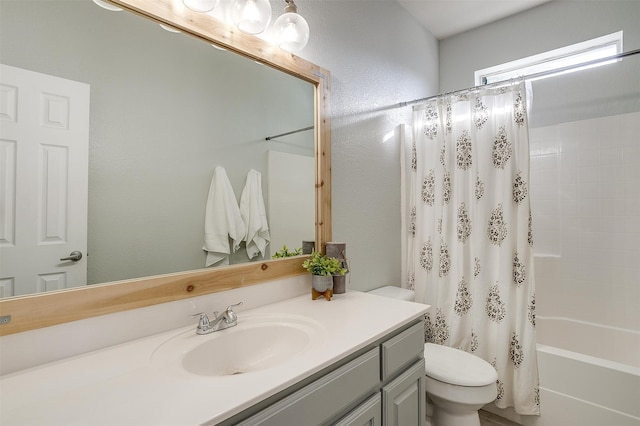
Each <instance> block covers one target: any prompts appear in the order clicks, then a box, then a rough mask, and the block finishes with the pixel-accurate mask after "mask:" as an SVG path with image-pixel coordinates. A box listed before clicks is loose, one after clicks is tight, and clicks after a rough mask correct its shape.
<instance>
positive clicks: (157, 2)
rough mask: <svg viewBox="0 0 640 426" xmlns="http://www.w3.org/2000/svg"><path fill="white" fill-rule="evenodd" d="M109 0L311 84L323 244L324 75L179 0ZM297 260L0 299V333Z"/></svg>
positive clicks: (208, 285)
mask: <svg viewBox="0 0 640 426" xmlns="http://www.w3.org/2000/svg"><path fill="white" fill-rule="evenodd" d="M110 2H111V3H112V4H114V5H117V6H118V7H120V8H122V9H125V10H126V11H128V13H135V14H137V15H141V16H142V17H143V18H146V19H151V20H153V21H156V22H158V23H162V24H165V25H168V26H171V27H173V28H176V29H179V30H180V31H182V32H183V33H185V34H188V35H190V36H192V37H194V38H196V39H199V40H200V41H202V42H203V43H205V42H206V43H211V44H214V45H217V46H219V47H222V48H224V49H227V50H228V51H231V52H234V53H235V54H238V55H241V56H244V57H246V58H249V59H252V60H255V61H257V62H260V63H262V64H265V65H268V66H270V67H272V68H274V69H276V70H279V71H281V72H284V73H287V74H289V75H291V76H294V77H296V78H298V79H301V80H304V81H306V82H308V83H311V84H312V85H313V87H314V104H315V105H314V139H315V145H314V146H315V148H314V150H315V156H314V158H315V223H316V225H315V240H316V242H317V247H318V248H321V249H324V245H325V243H326V242H327V241H329V240H330V238H331V170H330V158H331V154H330V123H329V113H328V97H329V84H330V82H329V72H328V71H327V70H325V69H322V68H321V67H319V66H317V65H314V64H312V63H310V62H308V61H305V60H303V59H302V58H299V57H297V56H295V55H292V54H290V53H286V52H284V51H281V50H279V49H277V48H275V47H274V46H271V45H270V44H269V43H267V42H265V41H263V40H261V39H259V38H256V37H253V36H249V35H246V34H243V33H241V32H239V31H238V30H236V29H235V28H234V27H231V26H229V25H227V24H225V23H223V22H221V21H219V20H216V19H215V18H213V17H212V16H210V15H208V14H201V13H197V12H193V11H191V10H189V9H187V8H186V7H185V6H184V5H183V3H182V1H181V0H121V1H120V0H112V1H110ZM125 13H127V12H125ZM140 19H142V18H140ZM276 249H277V248H273V250H274V251H275V250H276ZM300 265H301V258H300V257H297V258H285V259H275V260H267V261H259V262H251V263H244V264H239V265H232V266H225V267H221V268H212V269H201V270H193V271H187V272H180V273H173V274H168V275H158V276H150V277H143V278H137V279H131V280H124V281H118V282H112V283H106V284H94V285H90V286H86V287H79V288H74V289H68V290H58V291H54V292H50V293H40V294H34V295H28V296H21V297H14V298H9V299H4V300H1V301H0V315H2V316H3V317H5V318H7V320H8V321H5V323H3V324H2V325H0V335H6V334H12V333H17V332H22V331H27V330H32V329H37V328H42V327H47V326H51V325H56V324H61V323H65V322H69V321H75V320H79V319H83V318H89V317H93V316H98V315H103V314H108V313H115V312H119V311H124V310H128V309H134V308H139V307H144V306H150V305H154V304H159V303H165V302H169V301H174V300H179V299H183V298H189V297H194V296H198V295H203V294H207V293H213V292H217V291H224V290H229V289H233V288H238V287H243V286H249V285H254V284H258V283H260V282H264V281H270V280H275V279H280V278H286V277H288V276H292V275H296V274H301V273H305V271H304V270H303V269H302V268H301V266H300ZM9 316H10V319H9Z"/></svg>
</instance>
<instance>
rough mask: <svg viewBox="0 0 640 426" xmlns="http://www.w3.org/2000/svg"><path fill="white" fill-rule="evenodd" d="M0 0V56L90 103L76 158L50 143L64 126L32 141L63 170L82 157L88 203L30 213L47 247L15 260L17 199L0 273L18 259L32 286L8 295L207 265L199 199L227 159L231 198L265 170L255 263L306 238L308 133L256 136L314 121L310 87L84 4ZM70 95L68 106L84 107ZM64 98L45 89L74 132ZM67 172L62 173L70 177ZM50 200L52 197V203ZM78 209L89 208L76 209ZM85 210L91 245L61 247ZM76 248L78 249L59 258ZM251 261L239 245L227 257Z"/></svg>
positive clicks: (52, 113)
mask: <svg viewBox="0 0 640 426" xmlns="http://www.w3.org/2000/svg"><path fill="white" fill-rule="evenodd" d="M1 8H2V11H1V12H2V13H1V14H0V19H1V22H0V28H1V34H0V36H1V38H0V39H1V40H2V41H1V43H2V45H1V46H0V47H1V49H0V62H1V63H2V64H5V65H10V66H12V67H16V68H19V69H23V70H29V71H35V72H38V73H42V74H45V75H47V76H52V77H55V78H62V79H64V80H65V81H68V80H71V81H72V82H78V83H80V86H82V85H84V86H85V87H86V88H87V89H88V93H89V96H88V102H89V110H88V112H87V111H85V113H84V116H85V117H84V118H82V116H83V114H80V117H81V118H79V119H84V120H86V122H87V129H88V130H87V138H86V143H87V144H88V155H86V156H85V158H84V160H83V159H82V158H81V157H82V155H81V156H80V158H75V157H73V154H72V153H71V152H72V149H70V148H69V149H65V150H64V154H60V152H59V151H60V150H56V149H53V150H52V149H49V148H50V147H52V146H57V145H56V143H54V142H51V141H52V140H57V139H56V138H59V139H60V138H61V139H66V138H67V137H66V136H59V134H60V133H61V132H60V131H59V130H60V129H53V130H54V132H58V134H56V135H54V136H52V138H53V139H46V140H45V143H44V145H45V146H46V147H47V149H49V150H47V149H44V150H43V149H42V148H40V149H41V151H40V152H44V153H45V154H46V156H48V157H47V158H48V159H49V160H50V161H52V163H50V164H52V165H55V166H60V164H62V166H60V169H59V170H66V169H65V167H67V166H68V167H71V166H73V165H77V164H76V163H78V162H82V161H84V162H85V165H84V166H80V169H82V167H84V168H85V169H86V170H87V171H88V181H87V182H88V183H87V184H86V185H87V186H88V197H87V201H86V204H85V205H84V206H83V205H79V206H75V205H73V206H70V207H69V209H68V211H66V212H64V213H65V214H66V216H64V215H62V214H58V215H57V216H55V217H56V218H57V222H56V221H52V220H49V221H48V222H47V221H45V222H44V223H40V222H42V219H40V222H38V220H39V219H38V218H41V217H42V214H41V213H42V211H39V212H36V213H34V214H33V217H34V219H35V222H36V223H31V224H27V225H25V226H27V227H31V228H33V229H35V231H34V237H33V238H35V239H36V240H37V239H38V238H40V240H38V241H45V243H44V244H35V245H34V244H32V247H27V248H26V249H25V250H27V251H29V253H31V252H35V254H34V256H36V260H28V261H24V259H27V257H26V256H27V255H26V253H27V251H20V252H19V253H20V255H19V256H18V257H14V258H13V261H12V259H11V253H10V250H9V249H12V248H15V247H17V246H18V244H19V243H20V242H21V240H22V239H23V238H22V237H23V236H24V235H27V234H28V232H27V231H21V230H20V229H19V228H18V227H17V226H18V225H20V220H19V219H20V217H21V216H27V215H26V213H25V212H24V211H23V210H22V209H23V207H24V206H25V205H26V204H20V202H19V199H18V201H17V202H16V203H17V207H16V212H17V214H16V215H15V219H18V220H16V221H15V223H16V228H15V232H14V233H13V234H11V235H9V236H8V237H7V235H5V236H4V237H7V238H8V239H7V238H5V241H4V243H3V247H2V250H3V253H2V259H3V260H2V271H3V272H2V274H3V275H5V274H6V272H7V268H8V265H9V264H11V265H14V264H16V263H22V265H17V266H18V267H19V268H20V272H19V273H17V274H15V275H21V276H24V277H26V280H27V281H29V282H30V283H31V285H29V286H27V287H21V286H20V285H19V284H18V283H17V282H14V283H12V284H10V285H5V286H3V287H2V290H3V296H5V297H6V296H13V295H22V294H28V293H33V292H40V291H47V290H54V289H57V288H63V287H73V286H79V285H85V284H93V283H103V282H110V281H116V280H123V279H129V278H138V277H145V276H150V275H158V274H164V273H171V272H180V271H186V270H193V269H200V268H203V267H204V266H205V258H206V252H205V251H204V250H203V241H204V222H205V204H206V201H207V195H208V192H209V186H210V184H211V180H212V176H213V170H214V168H215V167H216V166H221V167H224V169H225V171H226V174H227V176H228V178H229V182H230V183H231V187H232V189H233V192H234V194H235V197H236V199H237V200H238V201H239V200H240V195H241V193H242V191H243V188H244V186H245V183H246V180H247V175H248V173H249V171H250V170H255V171H257V172H258V173H260V175H261V183H262V194H263V198H264V204H265V207H266V215H267V221H268V224H269V231H270V244H269V245H268V246H267V249H266V252H265V255H264V257H262V256H260V255H259V256H257V257H256V258H254V259H252V260H261V259H263V258H267V259H269V258H270V257H271V255H272V254H273V253H275V251H276V250H278V249H279V248H281V247H282V245H284V244H286V245H287V246H289V247H299V246H301V243H302V241H303V240H313V239H314V166H313V164H314V159H313V152H314V150H313V143H314V137H313V131H303V132H299V133H295V134H292V135H287V136H283V137H279V138H275V139H272V140H270V141H266V140H265V138H266V137H268V136H273V135H278V134H281V133H285V132H290V131H292V130H297V129H302V128H305V127H308V126H309V125H311V124H313V117H314V115H313V114H314V111H313V108H314V106H313V104H314V99H313V86H312V85H311V84H310V83H307V82H304V81H302V80H299V79H296V78H294V77H292V76H290V75H288V74H284V73H281V72H279V71H276V70H274V69H271V68H269V67H266V66H263V65H260V64H257V63H255V62H253V61H251V60H248V59H246V58H242V57H240V56H237V55H234V54H232V53H230V52H227V51H221V50H218V49H215V48H214V47H212V46H211V45H209V44H208V43H205V42H204V41H202V40H197V39H194V38H191V37H189V36H187V35H185V34H175V33H170V32H167V31H165V30H163V29H162V28H161V27H160V26H159V25H157V24H156V23H154V22H152V21H149V20H146V19H143V18H140V17H138V16H135V15H133V14H130V13H125V12H108V11H105V10H103V9H100V8H98V7H97V6H95V5H94V4H93V3H92V2H91V1H90V0H82V1H80V0H78V1H63V0H47V1H29V2H25V1H19V0H16V1H13V0H8V1H5V0H3V1H2V4H1ZM3 84H4V81H3ZM74 93H75V92H74ZM74 96H76V95H75V94H74V95H73V96H71V95H70V96H69V97H68V99H70V102H69V104H70V105H72V106H75V105H77V104H82V101H78V102H76V101H75V99H76V98H75V97H74ZM63 98H64V96H63ZM80 99H81V98H80ZM59 101H60V99H59V98H56V97H53V98H50V99H48V104H47V105H49V107H51V109H50V110H49V112H48V115H47V116H46V117H47V118H48V119H50V120H51V121H52V122H54V124H55V123H57V121H56V120H58V119H60V120H62V121H64V117H67V118H68V119H69V120H71V121H69V127H70V128H73V127H74V126H75V124H76V121H75V120H76V118H75V117H76V116H75V115H73V107H72V106H70V107H69V108H68V109H66V108H67V107H61V106H60V105H66V104H65V103H64V102H62V103H60V102H59ZM67 112H68V113H69V114H68V115H66V116H65V114H66V113H67ZM60 117H62V118H60ZM79 119H78V120H79ZM49 127H55V126H49ZM63 127H64V126H63ZM5 130H6V127H5V126H4V124H3V130H2V131H3V134H2V139H3V142H5V141H11V140H13V139H18V138H13V137H10V136H11V135H8V134H6V131H5ZM47 137H48V136H46V135H44V136H42V138H47ZM43 140H44V139H43ZM7 146H9V148H8V151H7V150H3V153H5V152H9V151H10V150H11V148H10V146H11V143H8V144H7ZM66 153H69V154H66ZM3 155H4V154H3ZM3 160H4V159H3ZM65 161H66V162H65ZM38 164H39V166H38ZM38 164H36V166H35V167H40V170H43V169H42V167H43V165H42V164H43V163H42V162H41V163H38ZM63 166H64V167H63ZM51 167H52V170H53V169H54V168H53V166H51ZM56 170H58V169H56ZM16 173H18V172H16ZM73 173H75V172H73ZM73 173H72V172H68V174H67V175H66V176H63V178H61V180H62V181H63V182H67V183H68V184H69V185H71V184H73V183H75V181H76V179H75V178H74V176H75V175H74V174H73ZM34 179H35V180H34V183H33V185H27V187H29V186H31V187H36V188H37V187H38V182H40V181H42V176H40V177H36V178H34ZM65 179H66V181H65ZM59 181H60V180H59ZM18 183H19V182H18ZM3 188H4V187H3ZM21 190H23V189H21V188H20V187H17V189H16V194H18V193H19V191H21ZM3 191H5V189H3ZM73 191H74V190H69V192H65V193H64V194H61V192H64V191H58V192H57V194H58V196H59V197H62V198H64V197H67V196H70V194H71V193H72V192H73ZM36 192H37V194H36V195H35V198H33V197H32V198H33V199H34V200H38V199H40V200H42V197H43V195H42V194H43V192H42V190H41V189H40V190H36ZM9 196H10V194H7V193H5V194H3V197H5V198H10V197H9ZM38 197H40V198H38ZM62 198H61V199H62ZM55 204H56V203H54V200H52V199H51V197H49V199H48V204H46V205H47V206H48V207H47V208H48V209H50V210H54V209H55ZM83 210H84V211H86V213H87V214H86V218H85V219H83V218H77V214H78V213H79V212H80V213H82V212H83ZM4 219H5V221H6V220H8V219H11V218H9V217H8V215H5V218H4ZM83 220H84V221H86V223H87V225H85V228H86V230H87V232H86V242H85V243H84V244H86V245H85V246H84V247H83V246H82V244H83V243H82V242H81V241H80V242H77V243H73V244H72V245H71V246H69V245H66V246H65V245H64V244H62V243H61V242H62V241H68V240H72V239H73V238H75V235H76V234H75V233H76V232H77V231H75V230H73V225H74V224H79V225H80V228H82V225H83V223H84V222H83ZM54 222H55V223H54ZM29 232H31V231H29ZM49 234H50V235H51V236H49ZM7 241H8V242H7ZM42 247H44V249H45V250H44V251H40V252H38V251H37V249H39V248H40V249H41V248H42ZM20 250H22V249H20ZM75 250H79V251H81V252H83V253H85V256H83V258H82V259H81V260H79V261H77V262H76V261H69V260H67V261H60V260H59V259H61V258H64V257H67V256H69V253H70V252H71V251H75ZM14 252H15V250H14ZM29 255H31V254H29ZM16 259H18V261H16ZM246 261H249V258H248V256H247V252H246V250H245V243H244V242H243V243H242V244H241V247H240V249H239V250H238V251H237V252H236V253H233V254H232V255H231V256H230V257H229V263H231V264H234V263H240V262H246ZM36 264H39V266H38V268H39V269H34V267H33V265H36ZM78 270H79V271H80V275H77V274H76V275H74V276H72V275H69V274H71V273H72V272H76V271H78ZM69 271H71V272H69ZM82 271H85V272H86V275H85V277H84V278H78V276H79V277H82ZM60 277H64V279H60ZM5 281H6V280H3V282H5Z"/></svg>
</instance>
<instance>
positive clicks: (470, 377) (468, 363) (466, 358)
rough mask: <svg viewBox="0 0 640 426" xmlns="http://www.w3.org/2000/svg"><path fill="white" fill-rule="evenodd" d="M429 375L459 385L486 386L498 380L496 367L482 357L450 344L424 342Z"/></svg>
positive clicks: (426, 369) (426, 366) (426, 370)
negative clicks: (451, 346)
mask: <svg viewBox="0 0 640 426" xmlns="http://www.w3.org/2000/svg"><path fill="white" fill-rule="evenodd" d="M424 358H425V372H426V374H427V376H429V377H431V378H433V379H436V380H440V381H441V382H444V383H450V384H452V385H458V386H486V385H488V384H491V383H493V382H495V381H496V380H498V373H496V370H495V368H493V367H492V366H491V364H489V363H488V362H486V361H485V360H483V359H482V358H480V357H477V356H475V355H472V354H470V353H467V352H464V351H462V350H459V349H455V348H450V347H448V346H442V345H436V344H434V343H425V344H424Z"/></svg>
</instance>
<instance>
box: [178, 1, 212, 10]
mask: <svg viewBox="0 0 640 426" xmlns="http://www.w3.org/2000/svg"><path fill="white" fill-rule="evenodd" d="M182 3H184V5H185V6H187V7H188V8H189V9H191V10H194V11H196V12H211V11H212V10H213V9H215V8H216V6H217V5H218V3H220V0H182Z"/></svg>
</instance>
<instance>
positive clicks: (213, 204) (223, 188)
mask: <svg viewBox="0 0 640 426" xmlns="http://www.w3.org/2000/svg"><path fill="white" fill-rule="evenodd" d="M246 233H247V226H246V225H245V223H244V221H243V220H242V215H241V214H240V209H239V207H238V201H237V200H236V196H235V193H234V192H233V188H232V187H231V182H229V178H228V177H227V172H226V170H225V169H224V167H221V166H217V167H216V168H215V169H214V170H213V178H212V179H211V186H210V187H209V196H208V198H207V206H206V211H205V219H204V246H203V247H202V249H203V250H205V251H206V252H207V261H206V266H207V267H209V266H213V265H215V266H217V265H228V264H229V254H230V253H231V248H230V247H229V238H231V240H232V245H233V252H235V251H236V250H238V248H239V247H240V242H241V241H242V240H243V239H244V237H245V235H246Z"/></svg>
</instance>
